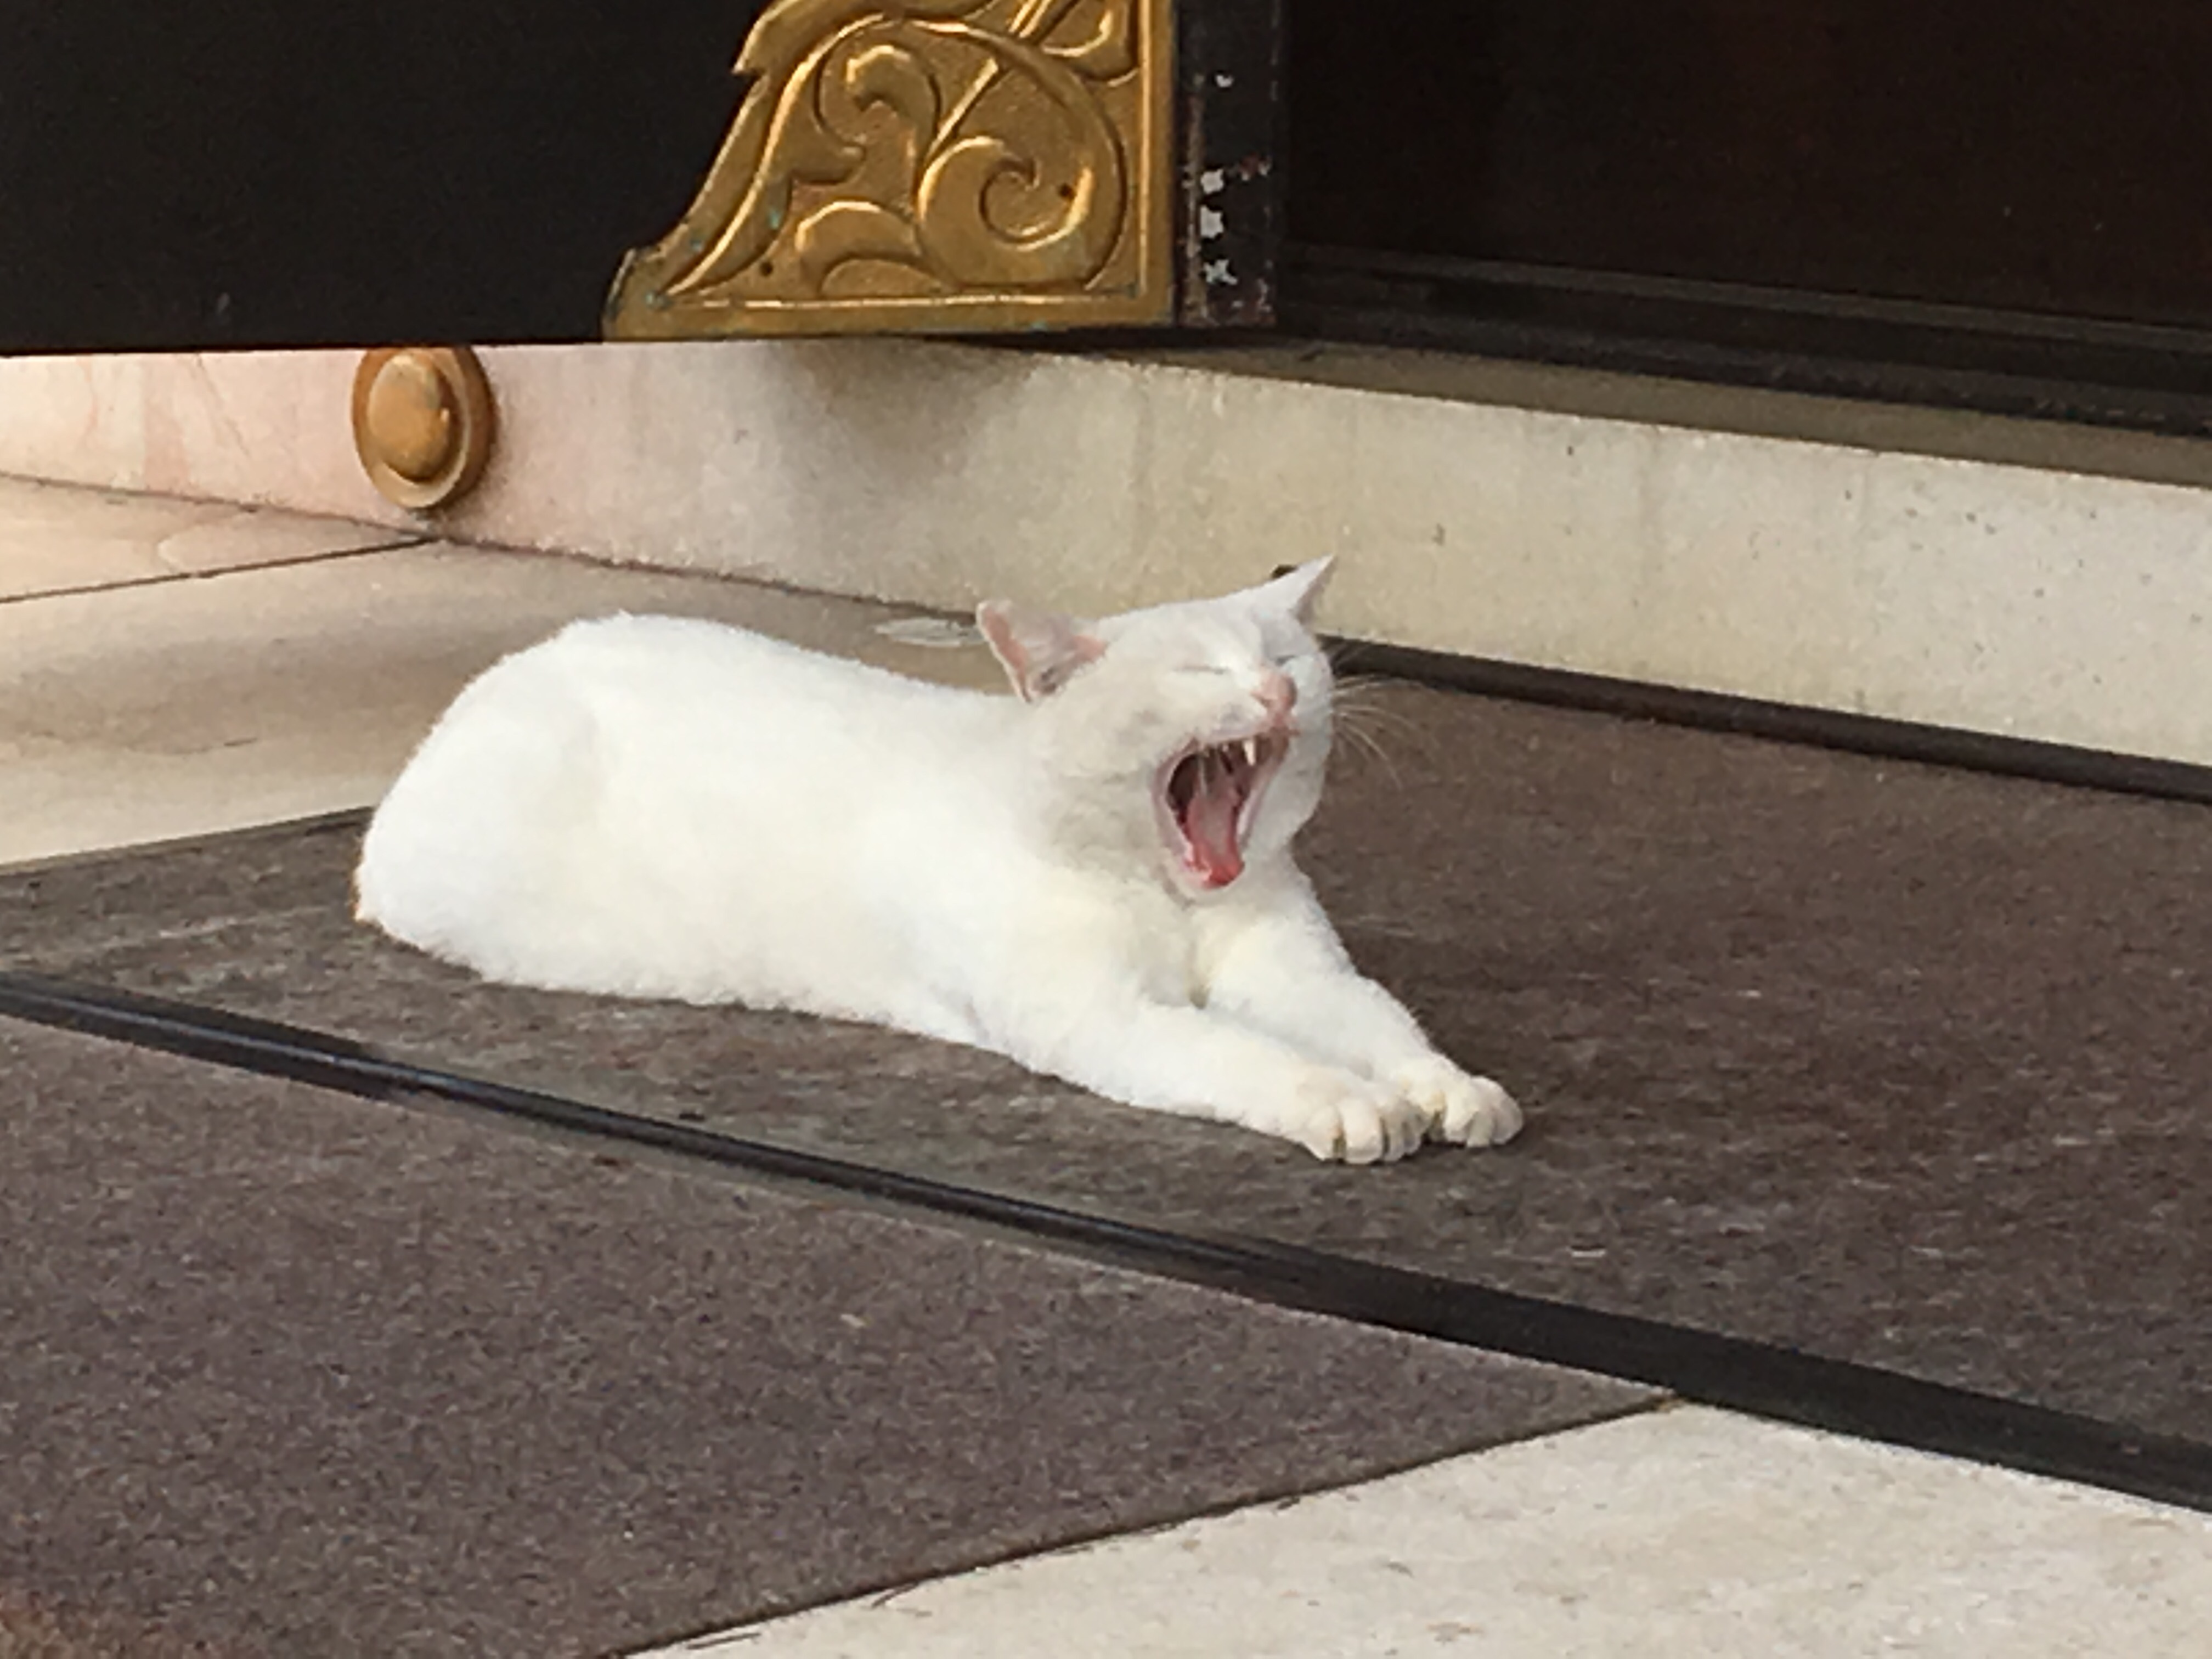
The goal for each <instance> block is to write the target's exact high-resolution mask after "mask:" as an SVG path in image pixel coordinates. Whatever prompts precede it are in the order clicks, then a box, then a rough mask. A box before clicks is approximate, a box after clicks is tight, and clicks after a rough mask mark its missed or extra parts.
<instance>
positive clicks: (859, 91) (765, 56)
mask: <svg viewBox="0 0 2212 1659" xmlns="http://www.w3.org/2000/svg"><path fill="white" fill-rule="evenodd" d="M1174 46H1175V21H1174V12H1173V0H771V3H770V5H769V8H768V9H767V10H766V11H765V12H764V13H763V14H762V15H761V17H760V20H759V21H757V23H756V24H755V25H754V26H753V29H752V32H751V33H750V35H748V36H747V37H746V40H745V44H744V48H743V50H742V51H741V52H740V53H739V55H738V65H737V67H738V73H739V74H740V75H742V76H747V77H749V78H750V85H749V86H748V88H747V89H746V92H745V94H744V99H743V100H742V102H741V103H740V104H739V106H738V113H737V116H736V118H735V119H734V120H733V121H732V124H731V128H730V131H729V134H728V136H727V137H726V138H725V139H724V140H723V143H722V147H721V150H720V154H719V155H717V156H716V157H715V159H714V164H713V166H712V167H710V168H709V170H708V174H707V179H706V181H705V183H704V184H703V185H702V186H701V188H700V191H699V193H698V196H697V197H696V200H694V201H693V203H692V204H691V206H690V210H688V211H687V212H686V213H685V214H684V218H683V220H682V221H681V222H679V223H678V225H677V227H676V228H674V229H673V230H671V232H670V233H669V234H667V235H666V236H665V237H664V238H663V239H662V240H660V241H659V242H658V243H657V244H655V245H654V246H652V247H649V248H642V249H639V250H636V251H635V252H632V253H631V254H630V255H629V258H626V259H625V260H624V261H623V266H622V270H621V271H620V272H619V274H618V275H617V276H616V278H615V283H614V289H613V291H612V293H611V295H609V297H608V301H607V307H606V317H605V327H606V332H607V334H608V336H609V337H611V338H616V339H676V338H696V337H702V336H712V335H741V334H829V333H855V332H883V331H909V332H940V333H961V332H985V331H1006V330H1024V329H1046V328H1093V327H1101V326H1109V325H1110V326H1121V325H1140V324H1154V323H1164V322H1167V321H1169V320H1170V319H1172V318H1173V316H1174V313H1175V305H1176V296H1175V276H1174V241H1175V215H1176V179H1175V155H1174V137H1173V131H1172V128H1173V124H1174V119H1175V100H1174V85H1175V81H1174V64H1173V61H1172V60H1173V55H1174Z"/></svg>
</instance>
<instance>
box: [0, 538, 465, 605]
mask: <svg viewBox="0 0 2212 1659" xmlns="http://www.w3.org/2000/svg"><path fill="white" fill-rule="evenodd" d="M435 539H436V538H435V537H431V536H422V535H416V536H402V537H399V538H396V539H394V540H392V541H388V542H373V543H371V544H369V545H368V546H367V547H332V548H325V550H323V551H321V552H319V553H292V554H287V555H286V556H284V557H283V558H281V559H257V560H255V561H254V562H252V564H227V565H222V566H219V567H218V568H215V569H212V570H165V571H163V572H162V573H161V574H160V575H158V576H132V577H130V578H127V579H126V580H123V581H119V582H83V583H81V584H79V585H78V586H74V587H46V588H41V589H40V590H39V591H38V592H35V593H11V594H9V595H8V596H7V597H6V598H5V599H0V605H27V604H29V603H30V602H31V601H32V600H33V599H81V598H82V597H83V596H85V595H86V594H88V593H123V592H129V591H130V590H131V589H132V588H137V587H170V586H174V585H175V584H177V583H178V582H204V581H214V580H216V579H218V578H220V577H223V576H245V575H250V574H252V573H253V572H255V571H257V570H295V569H297V568H299V567H300V566H301V565H303V564H328V563H330V562H331V561H332V560H334V559H358V558H362V557H364V556H367V555H368V554H371V553H404V552H406V551H408V550H410V549H412V548H417V547H423V546H427V545H428V544H429V543H431V542H432V541H434V540H435Z"/></svg>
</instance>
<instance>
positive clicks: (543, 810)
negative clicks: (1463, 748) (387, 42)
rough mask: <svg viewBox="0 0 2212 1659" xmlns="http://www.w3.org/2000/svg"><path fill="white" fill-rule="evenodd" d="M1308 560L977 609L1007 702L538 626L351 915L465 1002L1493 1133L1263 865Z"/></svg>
mask: <svg viewBox="0 0 2212 1659" xmlns="http://www.w3.org/2000/svg"><path fill="white" fill-rule="evenodd" d="M1327 571H1328V561H1327V560H1322V561H1318V562H1315V563H1313V564H1309V565H1306V566H1304V567H1303V568H1299V569H1297V570H1296V571H1293V572H1291V573H1290V574H1286V575H1284V576H1281V577H1279V579H1277V580H1274V581H1272V582H1269V583H1267V585H1266V586H1261V587H1256V588H1252V589H1249V590H1248V591H1246V592H1241V593H1233V594H1231V595H1229V596H1228V597H1227V598H1225V599H1209V600H1202V601H1198V602H1194V603H1189V604H1182V605H1161V606H1158V607H1157V608H1154V609H1152V610H1146V611H1131V612H1128V613H1127V614H1126V615H1122V616H1118V617H1108V618H1106V619H1104V620H1103V621H1100V622H1096V623H1078V622H1075V621H1073V620H1071V619H1069V618H1067V617H1059V616H1054V615H1051V614H1048V613H1043V612H1037V611H1029V610H1025V609H1024V608H1022V607H1019V606H1017V605H1011V604H1006V603H1002V602H994V603H992V604H989V605H984V606H982V607H981V610H980V611H978V613H977V616H978V620H979V621H980V622H981V626H982V629H983V632H984V634H985V635H986V636H987V638H988V640H989V641H990V643H991V646H992V648H993V649H994V651H996V652H997V653H998V655H999V659H1000V661H1001V662H1002V663H1003V664H1004V665H1005V667H1006V672H1007V675H1008V677H1009V678H1011V679H1012V681H1013V684H1014V688H1015V690H1017V691H1018V692H1019V693H1020V698H1019V699H1018V700H1017V699H1015V698H1012V697H1005V696H988V695H986V694H984V693H981V692H975V691H963V690H951V689H947V688H945V687H942V686H936V685H930V684H923V683H921V682H919V681H915V680H909V679H906V678H902V677H901V676H899V675H896V674H890V673H885V672H883V671H878V670H876V669H872V668H868V667H865V666H862V665H859V664H855V663H850V662H845V661H842V660H840V659H835V658H831V657H826V656H821V655H817V654H816V653H811V652H808V651H803V650H800V649H799V648H797V647H793V646H789V645H786V644H783V643H781V642H780V641H774V640H769V639H764V638H762V637H760V636H759V635H754V634H750V633H747V632H745V631H744V630H743V629H735V628H726V627H722V626H720V625H718V624H716V623H707V622H696V621H687V620H680V619H678V618H675V617H629V616H619V617H607V618H605V619H603V620H599V621H594V622H585V623H575V624H574V625H572V626H570V627H568V628H567V629H563V630H562V632H561V633H559V634H557V635H555V636H554V637H553V638H551V639H550V640H548V641H544V643H542V644H540V645H538V646H535V647H532V648H530V649H528V650H526V651H522V652H520V653H516V654H515V655H513V656H511V657H509V658H507V659H506V660H504V661H502V662H501V663H499V664H497V665H495V666H494V667H493V668H491V669H490V670H489V671H487V672H485V673H484V674H483V676H482V677H481V678H478V679H477V680H476V681H475V682H474V683H473V684H471V685H470V686H469V687H468V688H467V689H466V690H464V691H463V692H462V693H461V695H460V696H459V698H458V699H457V700H456V701H455V702H454V703H453V707H452V708H450V709H448V710H447V712H446V714H445V715H444V717H443V718H442V719H441V720H439V722H438V724H437V726H435V729H434V730H433V731H432V732H430V735H429V736H428V738H426V739H425V740H424V741H423V743H422V747H421V748H420V749H419V750H417V751H416V755H415V757H414V758H413V759H412V760H411V761H410V763H408V766H407V769H406V770H405V771H404V773H403V774H402V775H401V776H400V778H399V780H398V782H397V783H395V784H394V785H393V786H392V791H391V793H390V794H389V795H387V796H386V799H385V801H384V804H383V805H382V806H381V807H380V808H379V809H378V811H377V813H376V816H375V818H374V821H373V822H372V823H370V825H369V828H368V838H367V840H366V842H365V843H364V845H363V847H362V858H361V866H360V870H359V872H358V874H357V877H356V884H357V889H358V893H359V904H358V907H357V909H356V914H357V915H359V916H360V917H361V918H362V920H364V921H371V922H374V923H375V924H376V925H377V926H378V927H382V928H384V929H385V930H386V932H388V933H392V934H394V935H396V936H397V937H398V938H399V939H404V940H406V941H407V942H409V943H410V944H412V945H418V946H420V947H421V948H422V949H423V950H425V951H430V952H431V953H433V954H434V955H436V956H439V957H444V958H446V959H447V960H449V961H452V962H456V963H462V964H464V965H465V966H467V967H469V968H471V969H475V970H476V971H477V972H478V973H480V974H483V975H485V976H486V977H488V978H490V979H494V980H500V981H507V982H509V983H512V984H517V985H534V986H544V987H551V988H555V989H562V990H572V991H593V992H602V993H608V994H616V995H622V996H634V997H667V998H675V999H678V1000H684V1001H687V1002H695V1003H718V1002H741V1003H745V1004H748V1005H750V1006H755V1007H764V1008H796V1009H803V1010H805V1011H807V1012H812V1013H817V1014H827V1015H832V1016H836V1017H840V1018H848V1019H858V1020H868V1021H872V1022H874V1023H876V1024H882V1025H889V1026H893V1027H896V1028H897V1029H899V1030H907V1031H915V1032H920V1033H921V1034H923V1035H925V1036H933V1037H940V1038H943V1039H945V1040H946V1041H948V1042H964V1043H972V1044H975V1045H976V1046H978V1047H981V1048H990V1049H994V1050H996V1051H997V1052H999V1053H1000V1054H1007V1055H1010V1056H1012V1058H1013V1059H1015V1060H1018V1061H1020V1062H1021V1063H1022V1064H1023V1065H1024V1066H1030V1068H1032V1069H1033V1070H1036V1071H1039V1072H1044V1073H1051V1074H1052V1075H1054V1076H1055V1077H1060V1078H1064V1079H1067V1080H1068V1081H1069V1082H1072V1083H1076V1084H1079V1085H1082V1086H1083V1087H1085V1088H1086V1089H1090V1090H1092V1091H1096V1092H1097V1093H1098V1094H1101V1095H1104V1096H1107V1097H1109V1098H1112V1099H1115V1100H1119V1101H1122V1102H1125V1103H1128V1104H1130V1105H1133V1106H1147V1107H1154V1108H1158V1109H1163V1110H1167V1111H1175V1112H1185V1113H1191V1114H1194V1115H1200V1116H1205V1117H1212V1118H1218V1119H1221V1120H1224V1121H1228V1122H1231V1123H1241V1124H1243V1125H1245V1126H1247V1127H1250V1128H1254V1129H1259V1130H1262V1131H1264V1132H1266V1133H1270V1134H1277V1135H1283V1136H1286V1137H1288V1138H1289V1139H1292V1140H1295V1141H1297V1142H1298V1143H1299V1144H1300V1145H1302V1146H1305V1147H1307V1148H1308V1149H1309V1150H1310V1151H1311V1152H1315V1153H1316V1154H1317V1155H1318V1156H1320V1157H1322V1158H1347V1159H1350V1160H1351V1161H1352V1162H1354V1163H1367V1162H1370V1161H1373V1160H1375V1159H1378V1158H1398V1157H1401V1156H1402V1155H1403V1154H1405V1153H1407V1152H1411V1151H1413V1148H1414V1147H1416V1146H1419V1144H1420V1143H1421V1141H1422V1139H1424V1138H1425V1137H1427V1136H1434V1137H1437V1138H1440V1139H1444V1140H1449V1141H1457V1142H1461V1143H1462V1144H1465V1145H1469V1146H1486V1145H1490V1144H1492V1143H1495V1142H1498V1141H1503V1140H1505V1139H1510V1137H1511V1136H1512V1135H1513V1134H1514V1133H1515V1132H1516V1130H1518V1129H1519V1128H1520V1127H1521V1113H1520V1109H1518V1108H1517V1107H1516V1106H1515V1104H1514V1103H1513V1102H1512V1100H1511V1099H1510V1097H1508V1096H1507V1095H1506V1093H1505V1091H1504V1090H1503V1089H1501V1088H1499V1087H1498V1085H1496V1084H1495V1083H1492V1082H1491V1081H1489V1080H1488V1079H1484V1078H1479V1077H1471V1076H1469V1075H1468V1073H1465V1072H1463V1071H1462V1070H1460V1068H1459V1067H1458V1066H1455V1065H1453V1064H1452V1063H1451V1062H1450V1061H1449V1060H1446V1059H1444V1058H1443V1056H1442V1055H1441V1054H1437V1052H1436V1051H1435V1049H1434V1048H1431V1045H1430V1043H1429V1042H1428V1039H1427V1038H1426V1037H1425V1036H1423V1035H1422V1032H1421V1030H1420V1027H1419V1025H1418V1024H1416V1023H1415V1022H1414V1020H1413V1016H1412V1015H1410V1014H1408V1013H1407V1012H1406V1011H1405V1009H1404V1008H1403V1007H1401V1006H1400V1005H1399V1004H1398V1003H1397V1002H1396V1001H1395V1000H1394V999H1393V998H1392V997H1391V996H1390V994H1389V993H1388V992H1386V991H1384V990H1383V988H1382V987H1380V986H1378V985H1376V984H1375V983H1374V982H1373V981H1370V980H1367V979H1364V978H1363V977H1361V975H1359V974H1358V972H1357V971H1356V970H1355V969H1353V968H1352V964H1351V963H1350V961H1349V960H1348V959H1347V958H1346V955H1345V952H1344V949H1343V947H1342V945H1340V944H1339V942H1338V940H1337V937H1336V933H1335V931H1334V929H1333V928H1332V927H1330V926H1329V923H1328V918H1327V917H1326V916H1325V915H1323V914H1322V909H1321V906H1320V904H1319V903H1318V902H1317V901H1316V899H1315V897H1314V894H1313V890H1312V888H1311V887H1310V885H1309V884H1307V881H1306V878H1305V877H1304V874H1303V873H1301V872H1300V871H1299V870H1298V867H1297V865H1296V864H1295V863H1293V862H1292V860H1291V837H1292V836H1294V835H1295V834H1296V833H1297V830H1298V829H1299V828H1300V827H1301V826H1302V825H1304V823H1305V821H1306V819H1307V818H1308V817H1310V816H1311V814H1312V812H1313V810H1314V807H1315V805H1316V803H1317V802H1318V801H1319V799H1320V797H1321V788H1322V770H1323V768H1324V766H1325V763H1326V762H1327V759H1328V746H1329V731H1330V721H1329V700H1330V689H1331V688H1330V677H1329V669H1328V660H1327V659H1326V658H1325V657H1324V656H1323V655H1322V651H1321V648H1320V647H1319V646H1318V645H1316V643H1315V641H1314V638H1313V636H1312V635H1311V634H1310V632H1309V631H1308V629H1307V621H1308V617H1309V615H1310V610H1311V606H1312V604H1313V601H1314V599H1315V596H1316V593H1317V592H1319V590H1320V587H1321V585H1322V580H1323V578H1324V577H1325V575H1326V574H1327Z"/></svg>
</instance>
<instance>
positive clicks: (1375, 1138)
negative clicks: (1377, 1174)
mask: <svg viewBox="0 0 2212 1659" xmlns="http://www.w3.org/2000/svg"><path fill="white" fill-rule="evenodd" d="M1270 1127H1273V1128H1274V1129H1275V1131H1276V1133H1279V1134H1282V1135H1285V1136H1286V1137H1288V1138H1289V1139H1292V1140H1295V1141H1297V1143H1298V1144H1299V1145H1300V1146H1304V1148H1305V1149H1306V1150H1307V1151H1308V1152H1311V1153H1312V1154H1313V1155H1314V1156H1315V1157H1316V1158H1328V1159H1331V1160H1335V1159H1341V1160H1343V1161H1344V1162H1345V1163H1346V1164H1389V1163H1393V1162H1395V1160H1397V1159H1399V1158H1403V1157H1405V1156H1406V1154H1407V1153H1408V1152H1412V1151H1413V1149H1414V1148H1415V1147H1417V1146H1419V1145H1420V1144H1421V1139H1422V1137H1423V1136H1424V1135H1425V1134H1426V1133H1427V1132H1428V1127H1429V1121H1428V1119H1427V1117H1426V1116H1425V1115H1423V1112H1422V1109H1421V1108H1420V1106H1419V1104H1418V1103H1415V1102H1414V1101H1413V1100H1412V1099H1411V1098H1409V1097H1407V1095H1406V1094H1405V1093H1404V1091H1400V1090H1394V1089H1391V1088H1389V1087H1386V1086H1383V1085H1377V1084H1375V1083H1372V1082H1370V1081H1369V1080H1368V1079H1365V1078H1364V1077H1358V1076H1355V1075H1354V1074H1353V1073H1350V1072H1339V1071H1333V1070H1331V1069H1329V1068H1328V1067H1326V1066H1316V1067H1315V1068H1314V1069H1313V1071H1312V1072H1311V1073H1309V1074H1308V1076H1307V1077H1306V1078H1305V1079H1304V1080H1302V1081H1301V1082H1300V1083H1299V1085H1297V1090H1296V1091H1294V1093H1293V1095H1292V1097H1291V1101H1290V1103H1289V1106H1288V1109H1286V1110H1285V1112H1284V1114H1283V1115H1282V1118H1281V1120H1280V1121H1279V1122H1278V1123H1276V1124H1274V1125H1271V1126H1270Z"/></svg>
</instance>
